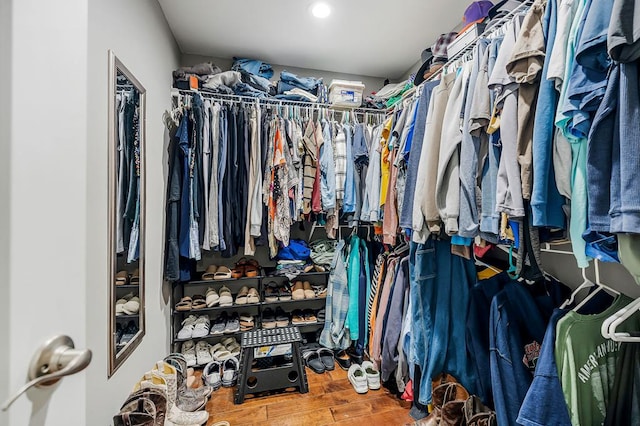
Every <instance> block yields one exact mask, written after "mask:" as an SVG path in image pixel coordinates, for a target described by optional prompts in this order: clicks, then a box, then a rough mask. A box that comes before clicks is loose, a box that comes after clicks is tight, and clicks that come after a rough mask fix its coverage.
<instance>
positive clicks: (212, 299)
mask: <svg viewBox="0 0 640 426" xmlns="http://www.w3.org/2000/svg"><path fill="white" fill-rule="evenodd" d="M205 294H206V301H207V307H209V308H212V307H214V306H216V305H217V304H218V303H220V296H219V295H218V292H217V291H216V290H215V289H214V288H213V287H209V288H208V289H207V292H206V293H205Z"/></svg>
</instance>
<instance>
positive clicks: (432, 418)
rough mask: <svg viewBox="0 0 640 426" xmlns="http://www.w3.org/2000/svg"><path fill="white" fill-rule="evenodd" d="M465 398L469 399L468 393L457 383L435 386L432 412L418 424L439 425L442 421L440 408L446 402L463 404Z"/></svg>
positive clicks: (426, 425)
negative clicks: (458, 401) (456, 401)
mask: <svg viewBox="0 0 640 426" xmlns="http://www.w3.org/2000/svg"><path fill="white" fill-rule="evenodd" d="M467 398H469V392H467V390H466V389H465V388H464V386H462V385H461V384H459V383H453V382H451V383H444V384H441V385H439V386H437V387H436V388H435V389H434V390H433V394H432V403H433V411H432V412H431V413H430V414H429V415H428V416H427V417H426V418H425V419H424V420H422V421H420V423H419V424H420V425H425V426H436V425H439V424H440V422H441V420H442V407H444V405H445V404H446V403H447V402H450V401H455V400H460V401H461V402H463V403H464V401H466V400H467Z"/></svg>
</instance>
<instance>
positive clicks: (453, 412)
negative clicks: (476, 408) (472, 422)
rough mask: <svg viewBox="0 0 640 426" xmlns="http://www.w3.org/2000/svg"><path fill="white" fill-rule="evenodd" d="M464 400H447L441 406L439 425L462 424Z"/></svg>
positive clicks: (456, 425) (452, 425)
mask: <svg viewBox="0 0 640 426" xmlns="http://www.w3.org/2000/svg"><path fill="white" fill-rule="evenodd" d="M463 408H464V401H461V400H454V401H449V402H447V403H446V404H444V405H443V406H442V411H441V416H442V418H441V421H440V424H441V425H447V426H463V425H464V424H466V423H465V419H464V411H463Z"/></svg>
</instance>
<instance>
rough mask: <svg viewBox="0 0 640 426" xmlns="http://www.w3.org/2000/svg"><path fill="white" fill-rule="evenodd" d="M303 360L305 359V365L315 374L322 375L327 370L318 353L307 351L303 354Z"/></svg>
mask: <svg viewBox="0 0 640 426" xmlns="http://www.w3.org/2000/svg"><path fill="white" fill-rule="evenodd" d="M302 358H303V359H304V365H306V366H307V367H309V368H310V369H311V370H313V372H314V373H317V374H322V373H324V372H325V370H326V368H325V366H324V363H323V362H322V359H320V354H318V351H314V350H307V351H305V352H302Z"/></svg>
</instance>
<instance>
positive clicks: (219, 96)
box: [174, 89, 388, 114]
mask: <svg viewBox="0 0 640 426" xmlns="http://www.w3.org/2000/svg"><path fill="white" fill-rule="evenodd" d="M176 92H177V93H179V94H181V95H194V94H198V95H200V96H202V97H203V98H209V99H219V100H230V101H234V100H235V101H237V102H245V103H256V100H257V102H258V103H260V104H262V105H271V106H299V107H302V108H308V109H313V108H325V109H329V110H332V111H338V112H355V113H369V114H387V112H388V111H387V110H386V109H375V108H353V107H341V106H337V105H333V104H325V103H318V102H301V101H288V100H284V99H273V98H256V97H252V96H240V95H228V94H225V93H210V92H201V91H196V90H183V89H178V90H176V91H174V93H176Z"/></svg>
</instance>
